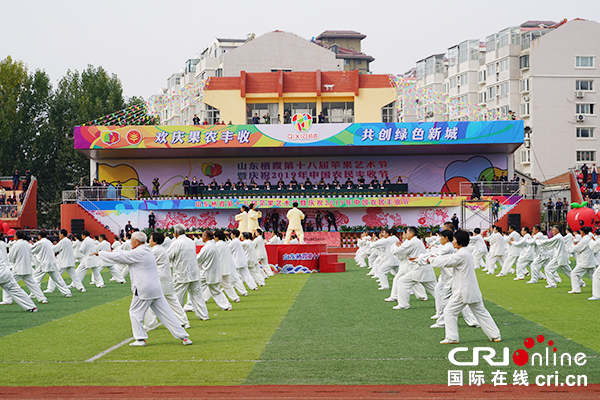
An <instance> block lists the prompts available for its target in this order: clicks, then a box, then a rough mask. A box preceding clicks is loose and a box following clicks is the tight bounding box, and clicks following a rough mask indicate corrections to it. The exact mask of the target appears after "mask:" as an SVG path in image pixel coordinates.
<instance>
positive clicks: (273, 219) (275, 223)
mask: <svg viewBox="0 0 600 400" xmlns="http://www.w3.org/2000/svg"><path fill="white" fill-rule="evenodd" d="M271 225H273V230H274V231H276V230H277V228H278V227H279V214H278V213H277V210H273V212H272V213H271Z"/></svg>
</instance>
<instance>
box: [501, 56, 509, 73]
mask: <svg viewBox="0 0 600 400" xmlns="http://www.w3.org/2000/svg"><path fill="white" fill-rule="evenodd" d="M502 71H508V58H505V59H504V60H502V61H500V72H502Z"/></svg>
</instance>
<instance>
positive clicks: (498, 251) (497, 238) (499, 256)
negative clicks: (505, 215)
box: [484, 225, 506, 275]
mask: <svg viewBox="0 0 600 400" xmlns="http://www.w3.org/2000/svg"><path fill="white" fill-rule="evenodd" d="M489 232H490V235H489V236H487V237H485V238H484V239H485V240H486V241H487V242H489V243H490V250H489V252H488V255H487V257H486V259H487V260H486V261H487V267H486V273H487V274H488V275H492V274H494V272H495V271H496V262H499V263H500V265H502V263H503V262H504V255H505V247H506V242H505V240H504V236H502V227H500V226H496V225H493V226H492V227H491V228H490V231H489Z"/></svg>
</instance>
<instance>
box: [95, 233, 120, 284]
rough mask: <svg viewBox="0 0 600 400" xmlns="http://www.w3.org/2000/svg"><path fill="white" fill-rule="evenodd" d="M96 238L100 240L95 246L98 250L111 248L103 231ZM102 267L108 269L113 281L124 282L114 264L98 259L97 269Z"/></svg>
mask: <svg viewBox="0 0 600 400" xmlns="http://www.w3.org/2000/svg"><path fill="white" fill-rule="evenodd" d="M98 239H99V240H100V243H98V246H97V247H96V249H97V251H98V252H101V251H111V250H112V246H111V245H110V243H109V242H108V240H106V235H105V234H104V233H103V234H101V235H100V236H99V237H98ZM104 268H106V269H108V271H109V272H110V274H111V275H112V277H113V278H114V280H115V281H117V282H118V283H125V278H123V276H122V275H121V273H120V272H119V270H118V269H117V268H116V266H115V265H112V264H110V263H108V262H106V261H102V260H100V269H99V271H100V272H102V270H103V269H104ZM111 279H112V278H111Z"/></svg>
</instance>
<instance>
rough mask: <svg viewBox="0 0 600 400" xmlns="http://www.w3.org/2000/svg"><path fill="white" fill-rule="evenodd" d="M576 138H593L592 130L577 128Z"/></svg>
mask: <svg viewBox="0 0 600 400" xmlns="http://www.w3.org/2000/svg"><path fill="white" fill-rule="evenodd" d="M577 137H578V138H586V139H589V138H593V137H594V128H577Z"/></svg>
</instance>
